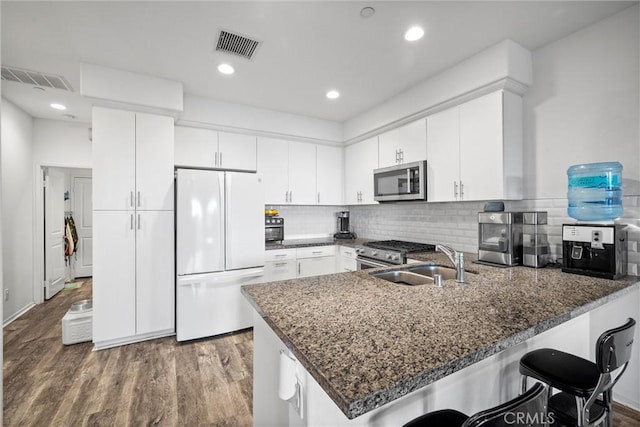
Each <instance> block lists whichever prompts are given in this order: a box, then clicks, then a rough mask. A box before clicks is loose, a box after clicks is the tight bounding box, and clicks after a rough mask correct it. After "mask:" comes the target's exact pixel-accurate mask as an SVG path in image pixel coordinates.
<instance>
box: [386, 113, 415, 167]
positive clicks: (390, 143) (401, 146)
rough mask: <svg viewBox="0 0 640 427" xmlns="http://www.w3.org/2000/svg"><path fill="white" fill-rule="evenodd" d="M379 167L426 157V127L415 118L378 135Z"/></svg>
mask: <svg viewBox="0 0 640 427" xmlns="http://www.w3.org/2000/svg"><path fill="white" fill-rule="evenodd" d="M378 150H379V151H378V152H379V160H378V164H379V167H381V168H384V167H388V166H394V165H397V164H401V163H411V162H417V161H421V160H424V159H425V158H426V157H427V129H426V121H425V120H424V119H420V120H416V121H415V122H411V123H409V124H406V125H404V126H400V127H399V128H396V129H393V130H390V131H388V132H385V133H382V134H380V135H379V149H378Z"/></svg>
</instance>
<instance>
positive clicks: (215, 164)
mask: <svg viewBox="0 0 640 427" xmlns="http://www.w3.org/2000/svg"><path fill="white" fill-rule="evenodd" d="M213 165H214V166H218V152H217V151H216V159H215V160H214V163H213Z"/></svg>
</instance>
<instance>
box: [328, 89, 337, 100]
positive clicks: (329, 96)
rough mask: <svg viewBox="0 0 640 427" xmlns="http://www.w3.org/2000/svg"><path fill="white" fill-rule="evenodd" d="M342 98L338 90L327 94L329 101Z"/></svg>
mask: <svg viewBox="0 0 640 427" xmlns="http://www.w3.org/2000/svg"><path fill="white" fill-rule="evenodd" d="M339 96H340V92H338V91H337V90H330V91H329V92H327V98H329V99H337V98H338V97H339Z"/></svg>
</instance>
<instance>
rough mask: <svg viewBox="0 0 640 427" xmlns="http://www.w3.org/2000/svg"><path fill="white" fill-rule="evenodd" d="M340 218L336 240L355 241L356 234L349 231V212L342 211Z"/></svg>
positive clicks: (339, 213) (339, 214) (335, 235)
mask: <svg viewBox="0 0 640 427" xmlns="http://www.w3.org/2000/svg"><path fill="white" fill-rule="evenodd" d="M337 216H338V231H337V232H336V233H335V234H334V235H333V237H334V238H335V239H355V238H356V234H355V233H353V232H351V231H350V230H349V211H340V212H338V214H337Z"/></svg>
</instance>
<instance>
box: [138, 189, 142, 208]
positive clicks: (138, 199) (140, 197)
mask: <svg viewBox="0 0 640 427" xmlns="http://www.w3.org/2000/svg"><path fill="white" fill-rule="evenodd" d="M140 199H141V197H140V192H139V191H138V207H140Z"/></svg>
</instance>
